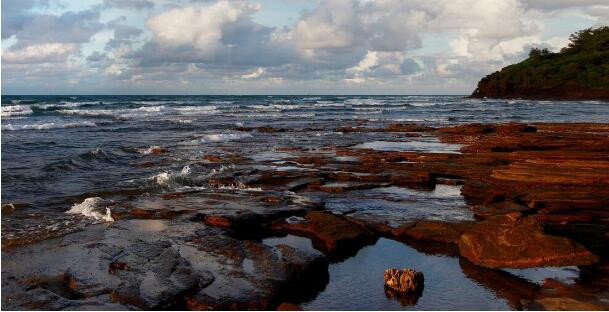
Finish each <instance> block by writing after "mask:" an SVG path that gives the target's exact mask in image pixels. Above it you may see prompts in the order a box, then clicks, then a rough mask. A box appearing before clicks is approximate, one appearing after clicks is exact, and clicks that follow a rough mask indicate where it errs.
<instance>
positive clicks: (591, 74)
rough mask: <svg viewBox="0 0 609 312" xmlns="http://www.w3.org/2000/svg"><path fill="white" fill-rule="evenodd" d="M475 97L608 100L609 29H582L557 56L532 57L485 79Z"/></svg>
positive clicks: (542, 52) (541, 52) (538, 53)
mask: <svg viewBox="0 0 609 312" xmlns="http://www.w3.org/2000/svg"><path fill="white" fill-rule="evenodd" d="M472 97H475V98H484V97H489V98H523V99H556V100H597V99H598V100H609V27H601V28H597V29H586V30H582V31H580V32H578V33H576V34H573V35H572V36H571V43H570V44H569V45H568V46H567V47H565V48H563V49H562V50H561V51H560V52H558V53H551V52H549V51H547V50H545V49H544V50H538V49H533V50H531V53H530V54H529V58H528V59H526V60H524V61H522V62H520V63H518V64H514V65H510V66H507V67H505V68H503V69H502V70H501V71H498V72H495V73H493V74H490V75H488V76H486V77H484V78H483V79H482V80H480V82H479V83H478V87H477V88H476V90H475V91H474V92H473V93H472Z"/></svg>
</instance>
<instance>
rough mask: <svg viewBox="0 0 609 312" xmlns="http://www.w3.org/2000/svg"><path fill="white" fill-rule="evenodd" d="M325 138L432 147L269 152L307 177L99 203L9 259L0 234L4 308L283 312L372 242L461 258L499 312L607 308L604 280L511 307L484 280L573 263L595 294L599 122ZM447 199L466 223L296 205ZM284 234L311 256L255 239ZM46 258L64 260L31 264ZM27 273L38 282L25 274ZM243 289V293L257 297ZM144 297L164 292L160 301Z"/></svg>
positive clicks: (547, 288)
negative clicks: (362, 198)
mask: <svg viewBox="0 0 609 312" xmlns="http://www.w3.org/2000/svg"><path fill="white" fill-rule="evenodd" d="M240 131H242V132H245V133H247V132H260V133H276V132H283V131H288V130H286V129H280V128H274V127H270V126H263V127H254V128H243V127H242V128H241V129H240ZM336 131H340V132H342V133H344V134H345V135H349V134H355V133H388V134H392V135H395V136H397V137H408V138H421V137H422V138H425V137H427V136H432V137H436V138H438V140H439V141H438V142H437V143H435V142H426V141H425V140H423V142H421V143H418V145H414V146H410V145H405V147H406V148H405V150H404V151H385V150H382V148H381V149H378V147H379V145H378V144H377V145H371V146H361V147H354V146H338V147H336V146H328V147H326V148H324V149H322V150H308V149H306V148H305V147H284V148H278V149H277V151H276V152H278V153H287V152H289V153H292V154H287V155H285V156H283V157H281V158H280V159H281V160H282V161H284V162H285V163H286V164H285V165H284V166H305V167H306V168H311V169H315V170H298V171H291V170H281V169H273V168H266V169H264V168H262V169H259V170H257V171H256V172H243V173H242V174H241V175H239V174H237V175H226V176H218V177H212V178H210V179H209V181H208V183H209V184H210V185H214V186H215V187H217V188H218V189H228V190H231V189H232V190H234V191H230V192H227V193H225V194H207V195H206V194H205V192H203V194H197V193H191V192H181V193H180V192H178V193H172V194H165V195H163V196H162V197H161V198H158V199H156V204H152V205H151V204H150V203H148V204H146V203H142V204H138V203H137V202H135V203H130V204H121V205H114V206H112V218H113V220H115V221H114V222H112V223H106V224H96V225H90V226H88V227H86V228H85V229H84V230H83V231H79V232H75V233H72V234H67V235H66V236H63V235H65V233H61V234H60V235H62V236H60V237H58V238H57V239H51V240H46V241H42V242H39V243H34V244H31V245H22V246H16V245H13V246H11V245H10V242H9V241H7V240H6V239H5V237H4V236H3V239H2V247H3V248H2V249H3V253H2V257H3V262H5V267H7V268H9V269H7V270H6V271H3V280H4V281H6V280H11V281H14V282H6V283H7V284H4V285H3V306H4V307H5V308H9V309H13V308H31V307H44V308H53V309H54V308H82V307H85V306H87V307H95V308H104V307H105V308H112V307H114V308H117V307H118V308H125V307H131V306H134V307H138V308H143V309H173V308H189V309H210V308H211V309H275V308H277V307H278V306H279V305H280V304H281V303H283V302H291V303H296V304H299V303H301V302H304V301H306V300H311V298H312V297H315V295H316V293H317V292H319V291H320V290H319V289H320V287H323V285H321V286H320V285H319V283H320V281H321V283H322V284H323V281H324V280H326V279H327V273H328V271H327V270H328V264H329V263H340V262H341V261H344V260H345V259H349V258H350V257H352V256H353V255H355V254H357V253H358V251H359V250H361V249H362V248H363V247H364V246H370V245H373V244H376V241H377V240H378V239H379V238H384V239H390V240H395V241H398V242H402V243H405V244H406V245H407V246H410V247H412V248H415V249H416V250H420V251H422V252H424V253H439V254H442V255H445V256H447V257H457V258H459V259H460V261H461V262H463V261H465V262H466V264H461V269H462V270H465V271H466V272H467V273H468V275H469V276H475V277H474V279H478V280H483V281H485V282H484V284H485V285H486V286H487V287H489V288H490V289H494V290H495V291H496V292H498V293H499V296H500V297H503V298H506V300H508V302H510V304H511V306H512V307H513V308H523V307H524V308H539V307H542V308H546V309H553V308H556V307H558V306H560V307H565V306H566V307H569V308H572V309H578V308H581V307H586V308H587V309H593V308H602V309H606V308H607V306H606V304H604V303H603V301H602V300H603V295H602V293H603V291H607V289H606V288H607V287H606V285H609V283H606V284H605V287H604V288H603V287H601V289H600V290H599V289H595V290H594V291H591V290H590V289H589V288H587V287H586V286H585V285H580V284H578V283H575V284H563V283H561V282H560V281H554V282H552V283H544V284H542V285H535V286H534V285H528V286H526V285H525V286H521V287H525V288H526V289H530V291H525V293H520V294H519V293H515V292H514V290H510V289H505V288H503V286H502V285H505V283H509V282H510V281H511V280H512V279H513V277H510V276H504V275H502V273H499V272H502V271H500V270H497V269H500V268H513V269H524V268H531V267H540V266H580V268H582V270H583V271H582V272H588V271H593V272H595V274H596V277H595V283H596V284H599V283H600V285H602V282H603V281H609V270H607V260H608V259H609V254H607V250H609V248H608V247H609V239H607V237H606V236H605V234H606V233H607V232H608V231H609V224H607V223H606V221H605V220H607V219H608V218H609V210H607V207H609V202H608V200H609V179H608V178H607V177H609V160H607V158H606V155H607V153H609V137H608V136H607V135H606V134H607V133H609V124H600V123H596V124H594V123H531V124H518V123H498V124H465V125H460V126H450V127H445V128H441V127H440V128H434V127H429V126H422V125H415V124H392V125H390V126H388V127H386V128H368V127H363V126H359V125H346V126H345V127H342V128H339V129H336ZM412 148H414V149H419V150H418V151H411V150H408V149H412ZM162 152H163V151H159V153H162ZM204 158H205V159H206V161H208V162H211V163H216V164H228V163H231V164H234V163H237V164H238V163H240V162H247V160H246V158H245V157H243V156H242V155H238V154H231V155H206V156H205V157H204ZM246 173H247V175H248V177H247V179H245V180H244V179H243V178H242V177H243V174H246ZM452 186H458V190H459V189H460V194H461V195H462V196H463V199H464V200H465V203H466V205H467V207H468V208H469V210H470V211H471V212H472V213H473V215H474V218H473V219H466V220H463V221H460V220H459V219H455V220H436V219H434V218H428V219H425V218H423V219H417V220H408V219H407V218H404V217H403V216H400V215H392V214H389V215H387V214H383V213H380V214H379V213H375V212H374V211H372V212H370V211H365V210H363V211H358V208H355V209H354V210H353V211H340V213H339V211H336V210H335V208H333V207H328V206H326V205H324V204H323V202H320V201H315V200H309V201H306V202H305V203H303V202H302V200H303V199H302V198H301V196H299V194H317V195H316V196H313V197H312V198H313V199H315V198H324V196H326V195H324V194H330V195H335V196H339V197H340V196H345V197H346V198H348V197H349V196H350V195H349V194H351V193H354V192H357V191H367V190H370V191H373V190H376V189H379V188H391V187H394V188H400V189H404V190H420V192H430V191H433V190H437V189H442V188H447V189H448V190H452V189H453V188H451V187H452ZM248 190H254V191H253V192H251V191H248ZM256 190H262V191H263V192H260V191H256ZM285 191H289V192H291V194H293V195H286V193H285ZM453 192H454V191H453ZM320 194H321V196H320ZM451 196H453V195H451ZM451 198H452V197H451ZM212 199H213V200H212ZM192 203H199V204H195V205H193V204H192ZM203 203H204V204H203ZM176 207H182V208H180V209H178V210H176ZM203 208H204V209H203ZM428 209H433V208H432V207H430V208H428ZM142 235H144V236H142ZM285 235H293V236H296V237H303V238H306V239H310V241H311V243H312V246H313V247H315V249H316V251H315V250H314V252H311V250H309V252H305V251H303V250H302V249H299V248H295V247H293V246H290V245H289V244H279V245H274V246H270V245H266V244H264V243H263V241H260V239H264V238H269V237H284V236H285ZM118 237H120V238H121V239H120V240H116V238H118ZM57 240H58V241H57ZM93 242H95V243H94V244H93V245H91V243H93ZM57 244H59V245H57ZM121 250H122V251H121ZM278 251H279V254H277V252H278ZM31 252H37V253H39V254H40V255H41V256H40V259H41V261H42V262H39V261H35V262H32V263H25V262H20V259H22V257H23V256H24V255H27V254H30V253H31ZM59 254H62V255H64V256H65V257H66V258H67V259H68V260H69V261H64V262H44V261H48V260H49V259H51V258H53V257H54V256H56V255H59ZM278 255H279V256H278ZM45 259H46V260H45ZM151 259H156V260H154V261H153V262H149V260H151ZM87 262H88V263H87ZM70 263H79V264H78V265H75V266H73V267H72V266H71V265H70ZM66 265H67V266H66ZM17 267H19V268H18V269H17ZM41 268H44V270H43V271H42V272H44V273H43V274H40V273H37V274H34V275H32V274H31V273H29V272H40V269H41ZM85 272H89V273H88V274H91V273H92V274H93V275H92V277H85V276H84V275H82V274H85ZM151 272H160V273H155V274H154V275H150V274H152V273H151ZM423 273H425V272H423ZM235 274H236V275H235ZM581 274H584V273H581ZM586 274H587V273H586ZM150 276H154V278H152V280H151V279H150V278H151V277H150ZM19 280H21V282H17V281H19ZM379 282H380V281H379ZM235 283H236V284H235ZM516 283H521V284H522V281H520V282H516ZM246 284H247V285H257V287H256V290H255V291H252V289H250V288H249V287H250V286H247V287H246V286H244V285H246ZM95 285H97V286H95ZM159 285H168V286H167V287H169V288H167V289H166V290H164V291H162V292H159V287H160V286H159ZM229 285H241V286H230V287H229ZM24 287H25V288H24ZM227 287H228V288H227ZM244 287H245V288H244ZM133 289H140V291H139V292H133V291H132V290H133ZM163 289H165V288H163ZM286 289H291V290H293V291H287V292H286ZM32 292H34V293H35V294H34V295H32V294H33V293H32ZM5 293H8V295H5ZM57 295H59V297H53V296H57ZM49 296H50V297H49ZM388 296H389V295H388ZM303 297H304V298H308V299H303ZM6 298H11V300H10V301H6V300H5V299H6ZM52 298H56V299H57V300H55V301H53V300H51V299H52ZM62 298H63V299H62ZM64 299H65V300H64ZM404 300H406V299H404ZM404 302H406V303H408V302H411V303H412V300H410V301H409V300H406V301H404ZM414 303H416V300H414ZM7 304H8V306H7Z"/></svg>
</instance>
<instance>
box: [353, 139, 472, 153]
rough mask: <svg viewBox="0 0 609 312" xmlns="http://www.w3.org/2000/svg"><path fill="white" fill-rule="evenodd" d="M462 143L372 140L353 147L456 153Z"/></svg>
mask: <svg viewBox="0 0 609 312" xmlns="http://www.w3.org/2000/svg"><path fill="white" fill-rule="evenodd" d="M462 146H463V145H460V144H448V143H439V142H420V141H407V142H389V141H372V142H366V143H362V144H358V145H355V146H354V148H364V149H365V148H369V149H373V150H377V151H397V152H428V153H458V151H459V149H460V148H461V147H462Z"/></svg>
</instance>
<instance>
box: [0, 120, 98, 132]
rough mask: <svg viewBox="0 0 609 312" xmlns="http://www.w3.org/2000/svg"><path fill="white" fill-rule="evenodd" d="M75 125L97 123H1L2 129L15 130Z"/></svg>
mask: <svg viewBox="0 0 609 312" xmlns="http://www.w3.org/2000/svg"><path fill="white" fill-rule="evenodd" d="M76 127H97V124H96V123H94V122H91V121H81V122H68V123H56V122H47V123H39V124H26V125H13V124H8V125H2V130H6V131H16V130H48V129H61V128H76Z"/></svg>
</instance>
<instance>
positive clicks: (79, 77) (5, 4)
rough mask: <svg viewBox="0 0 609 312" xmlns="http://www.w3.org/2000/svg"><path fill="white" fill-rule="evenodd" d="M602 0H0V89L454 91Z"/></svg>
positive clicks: (545, 41)
mask: <svg viewBox="0 0 609 312" xmlns="http://www.w3.org/2000/svg"><path fill="white" fill-rule="evenodd" d="M608 23H609V4H608V3H607V0H555V1H543V0H427V1H414V0H378V1H371V0H316V1H306V0H274V1H272V0H258V1H255V0H251V1H249V0H248V1H245V0H244V1H240V0H235V1H230V0H180V1H169V0H158V1H152V0H130V1H126V0H81V1H67V0H4V1H2V93H3V94H468V93H470V92H471V91H472V90H473V89H474V87H475V84H476V82H477V81H478V80H479V79H480V78H481V77H483V76H484V75H486V74H488V73H491V72H493V71H495V70H498V69H500V68H501V67H503V66H505V65H507V64H511V63H513V62H518V61H520V60H522V59H524V58H525V57H526V54H527V52H528V50H529V49H530V48H532V47H547V48H549V49H552V50H558V49H560V48H561V47H562V46H564V45H565V44H566V43H567V39H568V36H569V35H570V34H571V33H573V32H575V31H577V30H580V29H583V28H587V27H596V26H602V25H607V24H608Z"/></svg>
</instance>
